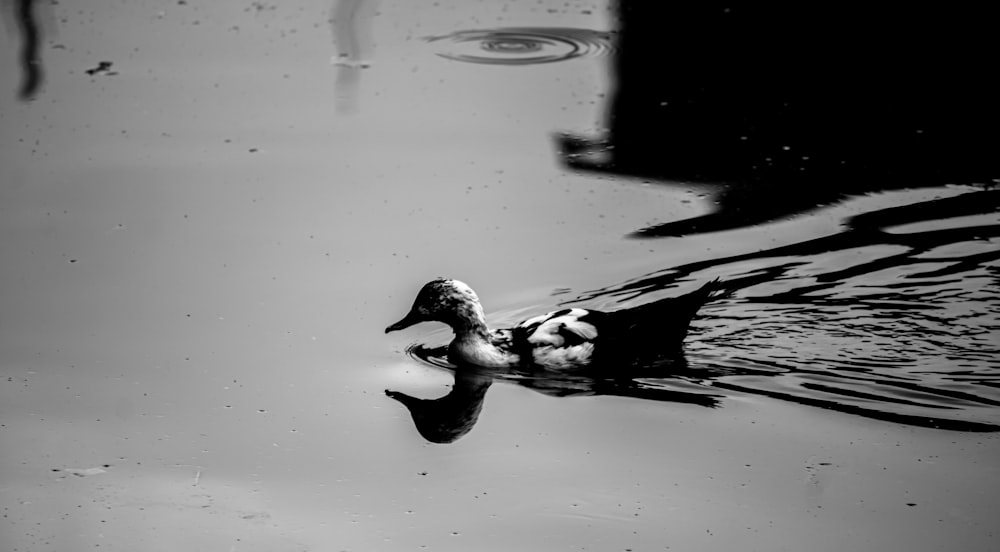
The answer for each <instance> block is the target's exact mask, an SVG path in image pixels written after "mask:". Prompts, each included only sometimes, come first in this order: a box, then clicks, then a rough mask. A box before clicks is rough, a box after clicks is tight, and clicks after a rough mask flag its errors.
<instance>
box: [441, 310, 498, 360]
mask: <svg viewBox="0 0 1000 552" xmlns="http://www.w3.org/2000/svg"><path fill="white" fill-rule="evenodd" d="M465 307H468V308H463V309H461V310H459V311H458V312H457V313H456V317H455V319H454V320H451V321H450V323H449V325H450V326H451V329H452V330H453V331H454V332H455V339H454V340H453V341H452V342H451V345H450V346H449V348H448V357H449V359H450V360H451V361H452V362H454V363H456V364H472V365H475V366H484V367H491V368H495V367H500V366H507V365H508V364H510V359H511V355H510V353H507V352H504V351H502V350H501V349H499V348H497V346H496V345H494V344H493V341H492V340H491V339H490V330H489V328H488V327H487V326H486V317H485V316H484V315H483V308H482V307H481V306H479V304H478V303H477V304H475V305H471V304H470V305H466V306H465Z"/></svg>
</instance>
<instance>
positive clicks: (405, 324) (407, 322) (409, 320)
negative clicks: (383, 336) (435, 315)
mask: <svg viewBox="0 0 1000 552" xmlns="http://www.w3.org/2000/svg"><path fill="white" fill-rule="evenodd" d="M420 322H423V320H421V319H420V317H419V316H418V315H416V314H414V313H413V312H412V311H411V312H410V313H409V314H407V315H406V316H404V317H403V319H402V320H400V321H399V322H396V323H395V324H392V325H390V326H389V327H387V328H386V329H385V333H389V332H395V331H399V330H405V329H406V328H409V327H410V326H412V325H414V324H419V323H420Z"/></svg>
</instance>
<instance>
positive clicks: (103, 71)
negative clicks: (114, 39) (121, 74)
mask: <svg viewBox="0 0 1000 552" xmlns="http://www.w3.org/2000/svg"><path fill="white" fill-rule="evenodd" d="M112 65H113V63H112V62H110V61H101V62H98V64H97V67H92V68H90V69H87V70H86V71H85V73H87V74H88V75H90V76H92V77H94V76H97V75H105V76H109V77H110V76H113V75H117V74H118V71H112V70H111V66H112Z"/></svg>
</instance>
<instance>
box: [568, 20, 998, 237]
mask: <svg viewBox="0 0 1000 552" xmlns="http://www.w3.org/2000/svg"><path fill="white" fill-rule="evenodd" d="M617 8H618V10H617V11H618V15H619V21H620V28H619V33H618V44H617V48H616V49H615V50H614V52H613V56H614V57H613V72H614V76H615V90H614V93H613V97H612V100H611V102H610V105H609V106H608V114H607V124H606V126H607V133H606V134H605V135H601V136H592V137H587V136H573V135H566V134H564V135H560V136H557V138H556V142H557V148H558V149H559V151H560V156H561V159H562V161H563V164H564V165H565V166H566V167H568V168H570V169H572V170H577V171H587V172H590V173H598V174H606V175H611V176H615V177H626V178H637V179H642V180H652V181H656V182H660V183H663V184H668V185H690V184H691V183H695V184H699V185H702V186H708V187H709V188H710V189H711V193H710V195H711V196H712V200H713V202H714V207H713V211H712V212H710V213H708V214H706V215H703V216H699V217H696V218H691V219H687V220H679V221H672V222H664V223H662V224H658V225H655V226H650V227H647V228H642V229H640V230H637V231H636V232H635V233H634V236H637V237H662V236H681V235H687V234H699V233H706V232H715V231H720V230H728V229H734V228H741V227H746V226H751V225H755V224H761V223H764V222H768V221H773V220H777V219H782V218H786V217H788V216H791V215H794V214H796V213H802V212H805V211H809V210H811V209H814V208H816V207H819V206H822V205H826V204H830V203H833V202H837V201H840V200H842V199H844V198H845V197H848V196H851V195H856V194H864V193H867V192H872V191H878V190H894V189H902V188H915V187H926V186H940V185H944V184H962V183H989V182H992V181H994V180H996V179H997V178H1000V162H998V157H997V154H996V152H997V151H1000V133H998V132H997V129H998V128H1000V102H997V101H996V97H995V96H996V94H995V92H994V87H993V85H992V84H991V83H992V81H993V73H994V71H993V70H992V66H993V65H994V64H995V63H994V60H993V57H994V56H993V54H991V53H990V52H992V51H993V50H994V48H993V45H992V44H991V43H992V38H991V37H992V36H993V34H994V33H993V32H992V30H991V29H990V28H989V27H991V26H992V23H991V22H992V21H993V18H992V17H991V16H990V15H989V11H987V10H988V8H987V7H986V6H985V5H984V6H983V7H981V8H972V7H970V6H962V7H959V6H955V7H952V6H941V5H926V6H923V5H917V4H910V5H907V6H905V7H902V8H901V7H898V6H866V7H865V8H864V9H863V10H862V9H852V8H850V7H843V6H839V5H831V4H811V3H804V4H798V5H795V6H789V5H784V4H782V5H775V6H761V5H757V4H753V5H749V4H748V5H746V6H734V5H732V4H730V3H723V2H714V1H709V2H645V1H642V0H635V1H633V0H619V2H618V5H617Z"/></svg>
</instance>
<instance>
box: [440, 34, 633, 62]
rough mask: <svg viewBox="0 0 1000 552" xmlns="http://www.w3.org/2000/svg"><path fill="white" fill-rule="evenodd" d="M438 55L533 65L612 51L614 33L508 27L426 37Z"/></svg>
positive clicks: (601, 54) (448, 57)
mask: <svg viewBox="0 0 1000 552" xmlns="http://www.w3.org/2000/svg"><path fill="white" fill-rule="evenodd" d="M425 40H427V41H428V42H429V43H431V45H432V46H434V48H435V49H436V50H437V55H439V56H441V57H443V58H446V59H451V60H455V61H465V62H470V63H485V64H490V65H531V64H537V63H552V62H556V61H566V60H570V59H574V58H579V57H597V56H604V55H609V54H611V53H612V52H613V51H614V47H613V42H612V33H609V32H603V31H594V30H590V29H575V28H569V27H507V28H501V29H483V30H468V31H457V32H453V33H449V34H446V35H440V36H430V37H427V38H426V39H425Z"/></svg>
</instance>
